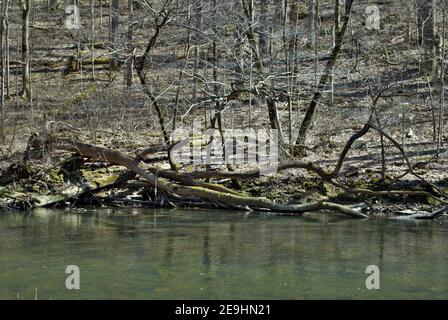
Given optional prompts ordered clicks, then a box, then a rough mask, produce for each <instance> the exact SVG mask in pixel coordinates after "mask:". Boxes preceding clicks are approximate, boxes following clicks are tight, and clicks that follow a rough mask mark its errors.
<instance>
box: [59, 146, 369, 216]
mask: <svg viewBox="0 0 448 320" xmlns="http://www.w3.org/2000/svg"><path fill="white" fill-rule="evenodd" d="M52 144H53V146H54V148H56V149H60V150H65V151H70V152H75V153H77V154H79V155H81V156H83V157H87V158H94V159H97V160H101V161H106V162H110V163H113V164H116V165H121V166H124V167H126V168H127V169H128V170H130V171H132V172H134V173H136V174H137V175H139V176H140V177H142V178H143V179H145V180H146V181H147V182H148V183H149V184H150V185H151V186H153V187H154V188H156V189H159V190H162V191H163V192H165V193H167V194H172V195H178V196H182V197H194V198H199V199H206V200H211V201H218V202H221V203H224V204H228V205H229V206H240V207H248V208H250V209H252V210H270V211H275V212H288V213H302V212H306V211H316V210H322V209H329V210H337V211H339V212H342V213H344V214H346V215H349V216H352V217H358V218H366V217H368V216H367V215H365V214H364V213H362V212H361V211H360V210H356V209H352V208H350V207H347V206H343V205H339V204H336V203H331V202H328V201H325V200H321V201H316V202H312V203H306V204H281V203H276V202H274V201H271V200H269V199H267V198H263V197H251V196H246V195H243V194H240V193H238V192H235V191H233V192H227V190H224V189H221V190H217V189H216V185H214V184H210V185H209V184H203V183H199V184H196V185H184V184H181V183H179V182H172V181H170V180H169V179H167V178H164V177H160V176H157V175H155V174H153V173H151V172H149V171H148V170H145V169H143V168H141V167H140V166H139V165H138V163H139V161H138V160H135V159H133V158H131V157H129V156H127V155H124V154H122V153H121V152H118V151H115V150H110V149H107V148H104V147H98V146H93V145H89V144H85V143H81V142H77V141H73V140H67V139H53V141H52Z"/></svg>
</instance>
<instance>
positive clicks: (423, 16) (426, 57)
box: [417, 0, 437, 75]
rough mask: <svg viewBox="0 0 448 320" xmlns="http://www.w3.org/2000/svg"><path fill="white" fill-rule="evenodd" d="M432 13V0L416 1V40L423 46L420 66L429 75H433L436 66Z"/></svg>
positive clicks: (433, 11)
mask: <svg viewBox="0 0 448 320" xmlns="http://www.w3.org/2000/svg"><path fill="white" fill-rule="evenodd" d="M434 15H435V5H434V0H420V1H418V2H417V21H418V30H417V33H418V42H419V44H420V45H421V46H422V48H423V55H422V68H423V71H424V72H425V73H426V74H429V75H434V73H435V70H436V66H437V58H436V36H435V19H434Z"/></svg>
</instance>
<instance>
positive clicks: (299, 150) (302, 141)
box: [294, 0, 354, 157]
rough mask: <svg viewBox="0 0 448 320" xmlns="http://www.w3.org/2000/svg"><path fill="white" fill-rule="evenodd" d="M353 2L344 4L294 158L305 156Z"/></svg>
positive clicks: (349, 0)
mask: <svg viewBox="0 0 448 320" xmlns="http://www.w3.org/2000/svg"><path fill="white" fill-rule="evenodd" d="M353 1H354V0H347V2H346V12H345V16H344V24H343V25H342V28H341V30H340V31H339V32H338V33H337V35H336V41H335V46H334V47H333V50H332V52H331V55H330V59H329V60H328V62H327V65H326V67H325V71H324V74H323V75H322V77H321V78H320V81H319V85H318V87H317V90H316V92H315V93H314V95H313V98H312V100H311V103H310V105H309V107H308V110H307V112H306V114H305V118H304V119H303V121H302V124H301V126H300V129H299V136H298V137H297V141H296V145H295V148H294V149H295V150H294V153H295V155H296V156H299V157H302V156H304V155H305V142H306V138H307V135H308V131H309V129H310V127H311V122H312V120H313V117H314V113H315V112H316V108H317V105H318V104H319V102H320V99H321V98H322V91H323V90H325V87H326V85H327V83H328V81H329V79H330V78H331V74H332V73H333V68H334V65H335V64H336V61H337V59H338V56H339V53H340V51H341V48H342V41H343V40H344V35H345V32H346V30H347V26H348V23H349V21H350V13H351V8H352V4H353Z"/></svg>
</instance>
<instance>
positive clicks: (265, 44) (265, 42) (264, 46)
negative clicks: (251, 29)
mask: <svg viewBox="0 0 448 320" xmlns="http://www.w3.org/2000/svg"><path fill="white" fill-rule="evenodd" d="M259 5H260V24H261V26H260V27H259V28H258V30H259V31H258V45H259V47H260V54H261V56H262V57H263V58H264V57H265V56H266V54H268V52H269V0H259Z"/></svg>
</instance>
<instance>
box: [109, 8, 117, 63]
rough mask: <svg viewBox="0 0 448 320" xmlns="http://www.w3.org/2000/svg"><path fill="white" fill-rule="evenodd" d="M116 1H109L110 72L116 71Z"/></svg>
mask: <svg viewBox="0 0 448 320" xmlns="http://www.w3.org/2000/svg"><path fill="white" fill-rule="evenodd" d="M118 6H119V2H118V0H111V20H110V34H111V43H112V50H113V53H112V60H111V62H110V69H111V71H116V70H117V67H118V53H117V50H118V10H119V9H118Z"/></svg>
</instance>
